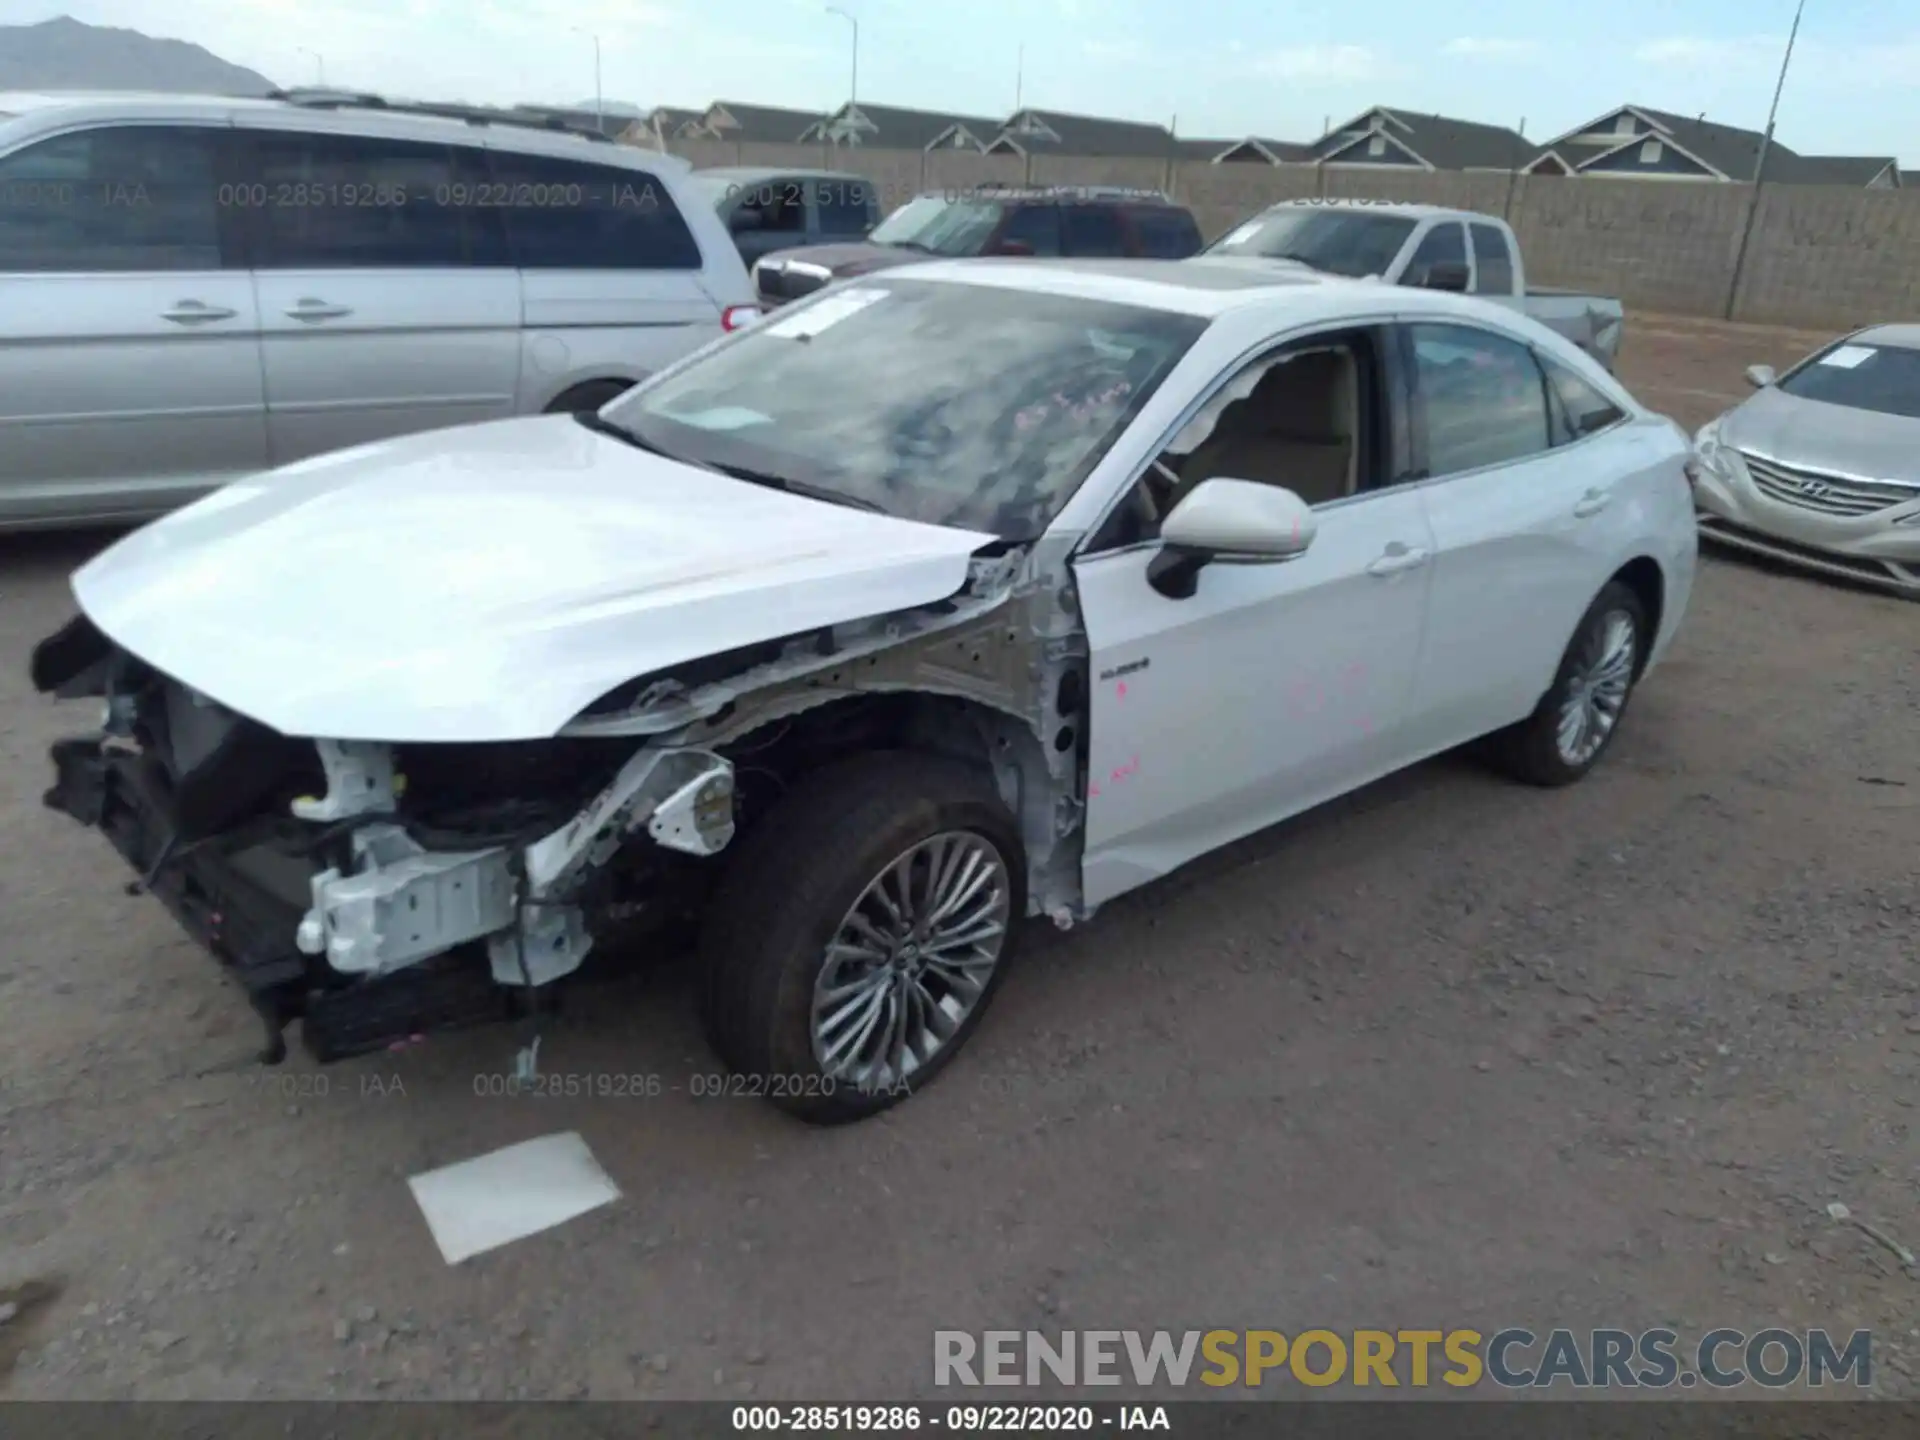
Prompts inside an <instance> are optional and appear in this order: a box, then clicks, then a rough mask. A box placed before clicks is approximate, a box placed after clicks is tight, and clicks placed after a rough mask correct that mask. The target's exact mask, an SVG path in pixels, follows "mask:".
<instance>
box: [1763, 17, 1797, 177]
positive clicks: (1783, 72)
mask: <svg viewBox="0 0 1920 1440" xmlns="http://www.w3.org/2000/svg"><path fill="white" fill-rule="evenodd" d="M1806 8H1807V0H1799V3H1798V4H1796V5H1795V6H1794V7H1793V28H1792V29H1790V30H1788V31H1787V52H1786V54H1784V55H1782V56H1781V57H1780V78H1779V79H1778V80H1776V81H1774V82H1773V104H1771V105H1769V106H1768V107H1767V128H1766V129H1765V130H1764V131H1762V132H1761V135H1760V153H1759V154H1758V155H1757V156H1755V157H1754V161H1753V183H1754V184H1755V185H1758V184H1759V183H1760V177H1761V175H1762V174H1763V173H1764V172H1765V170H1766V167H1767V151H1768V150H1770V149H1771V148H1772V147H1773V121H1774V117H1775V116H1776V115H1778V114H1779V113H1780V92H1781V91H1782V90H1784V89H1786V88H1787V66H1789V65H1791V64H1792V63H1793V42H1794V40H1795V39H1796V38H1798V36H1799V34H1800V12H1801V11H1803V10H1805V9H1806Z"/></svg>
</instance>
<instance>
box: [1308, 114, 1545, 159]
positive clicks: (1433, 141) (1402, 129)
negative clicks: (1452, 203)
mask: <svg viewBox="0 0 1920 1440" xmlns="http://www.w3.org/2000/svg"><path fill="white" fill-rule="evenodd" d="M1376 130H1378V131H1381V132H1383V133H1385V134H1386V135H1387V137H1388V139H1389V140H1391V141H1393V142H1395V143H1397V144H1398V145H1400V146H1401V147H1402V148H1404V149H1406V150H1409V151H1411V152H1412V153H1413V154H1414V156H1415V157H1416V158H1418V159H1420V160H1424V161H1426V162H1427V164H1429V165H1431V166H1433V168H1434V169H1436V170H1510V169H1512V168H1513V167H1514V166H1515V165H1519V164H1524V163H1526V160H1527V157H1529V156H1531V155H1534V154H1536V153H1537V151H1538V148H1539V147H1537V146H1535V145H1533V144H1531V143H1529V142H1528V141H1527V139H1526V138H1525V137H1524V136H1523V135H1521V133H1520V132H1519V131H1518V130H1510V129H1508V128H1507V127H1506V126H1504V125H1485V124H1482V123H1481V122H1480V121H1478V120H1456V119H1454V118H1453V117H1452V116H1451V115H1425V114H1421V113H1419V112H1418V111H1414V110H1396V109H1393V108H1392V107H1390V106H1386V105H1376V106H1374V108H1373V109H1371V110H1368V111H1366V112H1364V113H1363V114H1360V115H1356V116H1355V117H1354V118H1353V119H1352V120H1349V121H1348V122H1347V123H1346V124H1345V125H1340V126H1336V127H1335V128H1334V129H1333V130H1331V131H1329V132H1328V133H1327V134H1325V135H1323V136H1321V137H1320V139H1318V140H1316V141H1315V142H1314V143H1313V145H1312V146H1311V147H1310V149H1311V151H1312V155H1311V158H1313V159H1315V160H1330V159H1332V158H1333V157H1334V156H1336V155H1338V154H1339V153H1340V152H1341V151H1343V150H1348V149H1351V148H1352V147H1353V146H1354V144H1355V142H1356V139H1357V138H1358V137H1360V136H1364V135H1367V134H1370V133H1372V132H1374V131H1376Z"/></svg>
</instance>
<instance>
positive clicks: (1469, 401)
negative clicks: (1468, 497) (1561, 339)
mask: <svg viewBox="0 0 1920 1440" xmlns="http://www.w3.org/2000/svg"><path fill="white" fill-rule="evenodd" d="M1454 228H1455V229H1456V230H1457V229H1458V228H1459V227H1458V226H1455V227H1454ZM1410 331H1411V339H1412V342H1413V357H1414V369H1415V379H1414V383H1415V387H1416V395H1417V398H1418V401H1419V405H1420V412H1421V414H1422V415H1423V416H1424V419H1425V423H1426V442H1427V465H1426V472H1427V474H1428V475H1429V476H1430V477H1433V478H1436V479H1437V478H1439V477H1440V476H1443V475H1457V474H1460V473H1462V472H1464V471H1468V470H1479V469H1483V468H1484V467H1486V466H1489V465H1501V464H1505V463H1506V462H1508V461H1510V460H1521V459H1524V458H1526V457H1527V456H1529V455H1538V454H1540V453H1541V452H1542V451H1544V450H1546V449H1548V448H1549V447H1550V445H1551V444H1552V440H1551V437H1550V434H1549V430H1548V418H1547V391H1546V384H1545V380H1544V377H1543V376H1542V375H1541V373H1540V366H1539V364H1538V363H1537V362H1536V361H1535V360H1534V358H1533V352H1532V351H1531V350H1529V349H1527V347H1526V346H1524V345H1522V344H1519V343H1518V342H1517V341H1513V340H1509V339H1507V338H1506V337H1505V336H1504V335H1491V334H1488V333H1487V332H1486V331H1484V330H1476V329H1473V328H1471V327H1468V326H1465V325H1414V326H1411V327H1410Z"/></svg>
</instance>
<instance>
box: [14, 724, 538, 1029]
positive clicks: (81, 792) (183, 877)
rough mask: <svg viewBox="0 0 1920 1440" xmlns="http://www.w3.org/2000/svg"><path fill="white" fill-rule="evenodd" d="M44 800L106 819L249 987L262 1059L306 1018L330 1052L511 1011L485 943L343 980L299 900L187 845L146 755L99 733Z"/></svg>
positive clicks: (75, 754) (79, 744)
mask: <svg viewBox="0 0 1920 1440" xmlns="http://www.w3.org/2000/svg"><path fill="white" fill-rule="evenodd" d="M51 755H52V760H53V767H54V783H53V786H52V788H50V789H49V790H48V791H47V792H46V795H45V797H44V798H45V802H46V804H47V805H48V806H49V807H50V808H52V809H55V810H58V811H60V812H61V813H63V814H65V815H68V816H71V817H72V818H73V819H75V820H78V821H79V822H80V823H81V824H83V825H87V826H90V827H92V828H95V829H98V830H100V831H101V833H103V834H104V835H105V836H106V837H107V839H108V840H109V841H110V842H111V843H112V845H113V847H114V849H115V850H116V851H118V852H119V854H120V856H121V858H122V859H123V860H125V861H126V862H127V863H128V864H129V865H130V866H132V868H133V870H134V872H135V874H136V875H138V876H139V877H141V878H140V879H139V880H137V881H135V882H134V888H144V889H146V890H147V891H148V892H149V893H151V894H152V895H153V896H154V898H155V899H157V900H159V901H160V903H161V904H162V905H164V906H165V907H166V909H167V911H168V913H169V914H171V915H172V916H173V918H174V920H175V922H176V923H178V924H179V925H180V927H181V928H182V929H183V930H185V931H186V932H187V934H189V935H190V936H192V937H193V939H194V940H196V941H197V942H198V943H199V944H200V945H202V946H203V947H204V948H205V949H206V950H207V951H208V952H209V953H210V954H211V955H212V956H213V957H214V958H215V959H216V960H217V961H218V962H219V963H220V965H221V968H222V969H223V970H224V971H225V973H226V974H227V975H228V977H229V978H231V979H232V980H233V981H234V982H235V983H237V984H238V985H239V986H240V987H241V989H242V990H243V991H244V992H245V994H246V996H247V999H248V1002H249V1003H250V1004H251V1005H252V1006H253V1008H254V1010H255V1011H256V1013H258V1014H259V1016H260V1017H261V1019H262V1021H263V1022H264V1024H265V1026H266V1031H267V1037H268V1043H267V1047H266V1050H265V1052H264V1053H263V1055H262V1059H263V1060H266V1061H267V1062H269V1063H273V1062H275V1061H277V1060H278V1059H279V1058H280V1057H281V1056H282V1055H283V1054H284V1053H285V1047H284V1042H283V1040H282V1038H281V1036H282V1032H283V1031H284V1030H285V1028H286V1027H287V1025H288V1024H289V1023H291V1022H292V1021H294V1020H296V1019H297V1020H299V1021H300V1022H301V1024H300V1039H301V1044H302V1047H303V1048H304V1049H305V1050H306V1051H307V1052H308V1053H309V1054H310V1055H312V1056H313V1057H314V1059H316V1060H318V1061H321V1062H327V1061H333V1060H341V1059H345V1058H347V1057H349V1056H352V1055H360V1054H366V1053H369V1052H371V1051H376V1050H383V1049H386V1048H388V1047H389V1046H391V1045H393V1044H396V1043H398V1042H401V1041H404V1040H408V1039H411V1038H413V1037H416V1036H419V1035H423V1034H429V1033H432V1032H435V1031H441V1030H447V1029H452V1028H457V1027H464V1026H468V1025H474V1024H483V1023H487V1022H491V1021H496V1020H503V1019H506V1018H507V1017H508V1016H509V1015H510V1014H511V1013H512V1011H511V993H510V992H508V991H505V990H502V989H501V988H500V987H499V986H497V985H496V984H495V983H494V980H493V976H492V973H491V971H490V970H489V968H488V965H487V962H486V958H485V956H484V954H482V953H480V952H479V951H478V948H477V947H468V948H466V949H464V950H460V951H456V952H452V953H449V954H446V955H442V956H438V957H435V958H434V959H432V960H430V961H427V962H426V963H423V964H420V965H417V966H412V967H410V968H408V969H405V970H401V971H398V972H395V973H393V974H390V975H381V976H368V977H355V978H351V979H349V978H346V977H342V976H340V975H339V974H338V973H336V972H334V971H332V970H331V968H330V967H328V966H327V965H326V964H325V962H324V961H323V960H321V959H319V958H318V957H315V956H310V955H307V954H304V953H303V952H302V951H301V949H300V947H299V945H298V943H297V941H296V934H297V932H298V929H299V925H300V921H301V918H302V913H303V912H302V907H301V906H300V905H298V904H296V903H293V902H290V901H288V900H286V899H284V898H283V897H281V896H279V895H276V894H274V893H272V892H271V891H269V890H267V889H265V888H263V887H262V886H260V885H258V884H256V883H255V882H254V881H253V880H251V879H250V878H249V877H248V876H247V875H245V874H244V873H242V872H241V871H240V869H239V868H237V867H236V866H235V864H234V863H233V860H232V857H231V855H230V854H229V853H228V852H227V851H226V850H225V849H223V848H222V847H221V846H220V844H219V843H218V842H204V843H201V844H198V845H193V846H186V847H180V846H175V845H174V844H172V843H171V842H172V836H173V834H174V832H173V829H172V827H171V826H170V825H169V824H168V822H167V819H166V806H165V803H164V801H163V800H162V798H161V794H160V785H159V782H158V781H157V780H156V778H155V775H154V773H153V767H152V762H151V761H150V760H148V759H147V758H146V757H144V756H142V755H139V754H135V753H130V752H127V751H123V750H117V749H110V748H107V747H105V746H103V744H102V742H101V740H100V739H99V738H98V737H91V736H88V737H76V738H72V739H66V740H61V741H58V742H56V743H55V744H54V746H53V748H52V752H51Z"/></svg>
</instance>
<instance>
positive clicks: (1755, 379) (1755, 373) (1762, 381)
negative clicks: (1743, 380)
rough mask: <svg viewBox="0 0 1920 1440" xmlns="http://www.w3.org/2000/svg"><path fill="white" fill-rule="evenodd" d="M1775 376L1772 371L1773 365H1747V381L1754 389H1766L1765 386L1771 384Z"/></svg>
mask: <svg viewBox="0 0 1920 1440" xmlns="http://www.w3.org/2000/svg"><path fill="white" fill-rule="evenodd" d="M1777 378H1778V377H1777V376H1776V375H1775V374H1774V373H1773V366H1771V365H1749V366H1747V383H1748V384H1749V385H1751V386H1753V388H1754V389H1756V390H1764V389H1766V388H1767V386H1769V385H1771V384H1773V382H1774V381H1775V380H1776V379H1777Z"/></svg>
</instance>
